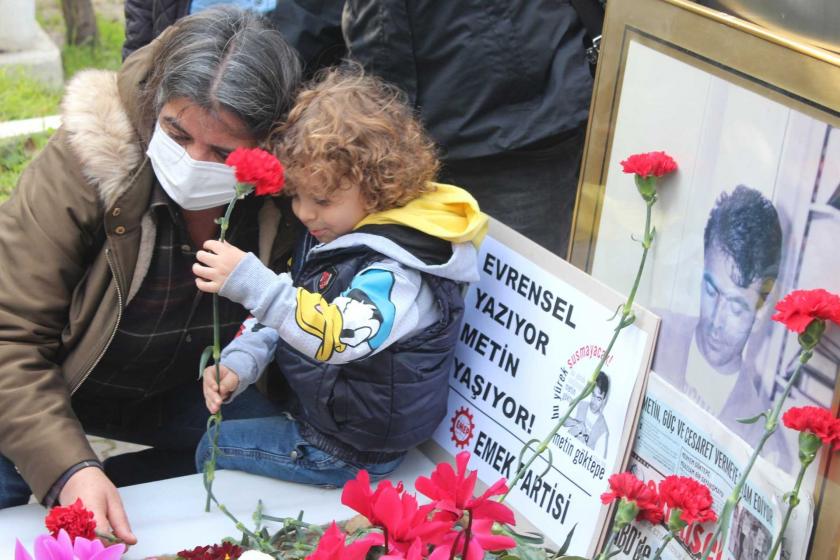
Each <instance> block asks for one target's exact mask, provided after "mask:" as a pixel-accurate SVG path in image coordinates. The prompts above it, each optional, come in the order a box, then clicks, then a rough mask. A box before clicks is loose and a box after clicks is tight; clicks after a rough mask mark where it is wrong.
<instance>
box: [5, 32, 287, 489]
mask: <svg viewBox="0 0 840 560" xmlns="http://www.w3.org/2000/svg"><path fill="white" fill-rule="evenodd" d="M155 46H156V45H151V46H150V47H148V48H146V49H142V50H140V51H138V52H137V53H136V54H135V55H134V56H132V57H131V58H130V59H129V60H128V61H127V62H126V64H125V66H124V67H123V69H122V71H121V72H120V73H119V75H117V74H115V73H113V72H104V71H88V72H85V73H81V74H79V75H78V76H77V77H76V78H74V80H73V81H72V82H71V84H70V85H69V86H68V88H67V93H66V96H65V100H64V103H63V125H62V127H61V128H60V129H59V130H58V131H57V132H56V133H55V135H54V136H53V137H52V139H51V140H50V142H49V143H48V144H47V146H46V147H45V148H44V150H43V151H42V152H41V153H40V155H38V157H37V158H36V159H35V160H34V161H33V162H32V163H31V164H30V165H29V167H28V168H27V169H26V171H24V173H23V174H22V176H21V178H20V181H19V183H18V186H17V189H16V190H15V192H14V193H13V194H12V196H11V198H10V199H9V200H8V201H7V202H6V203H5V204H3V205H2V206H0V455H3V456H5V457H7V458H9V459H10V460H11V461H12V462H13V463H14V464H15V465H16V466H17V468H18V470H19V471H20V473H21V474H22V475H23V478H24V479H25V480H26V482H27V483H28V484H29V486H30V487H31V488H32V491H33V493H34V494H35V496H36V497H37V498H38V499H39V500H41V499H43V497H44V495H45V494H46V493H47V492H48V491H49V489H50V487H51V486H52V485H53V483H54V482H55V481H56V480H57V479H58V478H59V476H61V474H62V473H64V471H65V470H67V469H68V468H69V467H71V466H73V465H75V464H76V463H78V462H80V461H83V460H86V459H94V458H95V455H94V453H93V451H92V449H91V448H90V446H89V445H88V443H87V440H86V439H85V436H84V432H83V430H82V427H81V425H80V424H79V422H78V420H77V419H76V417H75V415H74V413H73V411H72V409H71V407H70V395H71V394H72V393H73V392H74V391H76V390H77V389H78V388H79V386H80V385H81V384H82V383H83V382H84V380H85V378H86V377H87V375H88V374H89V373H90V372H91V371H92V370H93V368H94V367H95V365H96V364H97V363H98V361H99V359H100V358H101V357H102V355H103V354H104V353H105V350H106V349H107V348H108V345H109V344H110V342H111V340H112V338H113V335H114V333H115V331H116V329H117V325H118V323H119V321H120V315H121V313H122V310H123V309H124V308H125V305H126V303H127V302H128V301H130V299H131V298H132V297H133V295H134V293H135V292H136V290H137V289H138V288H139V286H140V283H141V282H142V280H143V276H144V275H145V273H146V271H147V270H148V266H149V262H150V260H151V248H152V247H153V245H154V235H155V228H154V224H153V223H152V221H151V218H150V216H149V215H148V214H147V210H148V203H149V197H150V193H151V190H152V187H153V184H154V175H153V173H152V169H151V165H150V164H149V161H148V158H147V157H146V155H145V153H146V144H147V142H148V139H149V137H150V135H151V130H150V129H148V125H147V127H146V129H145V130H138V129H137V126H138V123H140V122H141V119H140V118H139V114H138V102H139V99H138V95H139V87H138V84H139V83H140V82H141V81H142V80H143V79H144V77H145V76H146V74H147V71H148V69H149V67H150V62H151V61H152V60H154V54H155V53H154V52H153V49H154V48H155ZM148 120H149V119H144V122H148ZM285 207H286V206H285V205H284V204H282V201H281V200H280V199H272V198H268V199H267V200H266V201H265V202H264V204H263V207H262V209H261V211H260V214H259V220H260V257H261V258H262V259H263V261H270V263H272V264H273V263H276V262H278V260H279V259H280V255H282V254H285V253H286V252H287V251H288V249H289V246H290V245H291V239H292V234H291V231H292V229H291V226H290V225H289V223H288V221H287V220H285V219H283V217H284V216H289V212H284V211H283V210H282V209H283V208H285Z"/></svg>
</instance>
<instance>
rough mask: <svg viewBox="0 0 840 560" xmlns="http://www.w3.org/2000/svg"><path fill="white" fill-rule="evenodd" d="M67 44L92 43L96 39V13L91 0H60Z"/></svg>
mask: <svg viewBox="0 0 840 560" xmlns="http://www.w3.org/2000/svg"><path fill="white" fill-rule="evenodd" d="M61 11H62V12H64V23H65V25H66V26H67V44H68V45H93V44H95V43H96V41H97V38H98V37H97V30H96V15H95V14H94V12H93V4H92V3H91V0H61Z"/></svg>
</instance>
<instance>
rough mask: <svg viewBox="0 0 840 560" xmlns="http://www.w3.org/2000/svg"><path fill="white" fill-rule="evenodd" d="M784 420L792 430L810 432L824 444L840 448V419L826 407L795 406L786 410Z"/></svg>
mask: <svg viewBox="0 0 840 560" xmlns="http://www.w3.org/2000/svg"><path fill="white" fill-rule="evenodd" d="M782 422H783V423H784V425H785V426H787V427H788V428H790V429H791V430H796V431H798V432H810V433H812V434H814V435H815V436H817V437H818V438H820V440H822V443H823V444H824V445H827V446H829V447H832V448H833V449H835V450H836V449H840V419H837V418H835V417H834V416H833V415H832V414H831V412H830V411H829V410H828V409H826V408H821V407H818V406H800V407H794V408H791V409H789V410H788V411H787V412H785V414H784V416H782Z"/></svg>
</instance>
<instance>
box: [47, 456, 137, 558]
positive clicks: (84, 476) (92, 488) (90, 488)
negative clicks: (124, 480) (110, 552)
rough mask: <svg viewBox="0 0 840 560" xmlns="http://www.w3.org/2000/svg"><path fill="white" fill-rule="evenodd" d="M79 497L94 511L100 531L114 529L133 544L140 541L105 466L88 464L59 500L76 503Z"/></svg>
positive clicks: (120, 537)
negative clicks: (106, 472)
mask: <svg viewBox="0 0 840 560" xmlns="http://www.w3.org/2000/svg"><path fill="white" fill-rule="evenodd" d="M76 498H81V500H82V503H84V504H85V508H86V509H87V510H88V511H92V512H93V520H94V521H95V522H96V528H97V530H98V531H99V532H101V533H111V532H113V534H114V536H115V537H117V538H118V539H122V540H123V541H124V542H125V543H126V544H129V545H131V544H136V543H137V537H135V536H134V533H132V532H131V526H130V525H129V524H128V517H126V515H125V508H124V507H123V504H122V500H121V499H120V494H119V492H118V491H117V489H116V487H115V486H114V483H112V482H111V481H110V480H109V479H108V477H107V476H105V473H104V472H103V471H102V470H101V469H99V468H97V467H87V468H84V469H81V470H80V471H77V472H76V473H74V474H73V476H71V477H70V478H69V479H67V482H66V483H65V484H64V488H62V489H61V493H60V494H59V503H61V505H68V504H72V503H73V502H75V501H76ZM106 544H108V543H106Z"/></svg>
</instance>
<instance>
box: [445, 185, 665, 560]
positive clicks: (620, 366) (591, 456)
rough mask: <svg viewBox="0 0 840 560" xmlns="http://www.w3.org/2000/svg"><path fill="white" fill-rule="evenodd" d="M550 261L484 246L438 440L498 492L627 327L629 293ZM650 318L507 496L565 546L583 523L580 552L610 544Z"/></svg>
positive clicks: (575, 543)
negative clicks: (609, 492) (607, 528)
mask: <svg viewBox="0 0 840 560" xmlns="http://www.w3.org/2000/svg"><path fill="white" fill-rule="evenodd" d="M640 203H641V201H640ZM508 231H509V230H508ZM509 235H516V234H512V232H511V233H510V234H509ZM517 237H519V236H517ZM526 243H529V242H526ZM538 255H539V262H540V263H541V265H542V266H540V265H538V264H536V262H535V259H534V257H533V256H532V257H531V258H526V257H525V256H523V255H522V254H521V253H520V252H517V250H515V249H513V248H511V246H510V243H508V242H507V240H506V242H505V243H501V242H500V241H499V240H497V239H496V238H494V237H488V238H487V239H486V240H485V241H484V243H483V245H482V248H481V253H480V257H479V268H480V275H481V280H480V281H479V282H478V283H476V284H474V285H472V286H471V287H470V289H469V291H468V292H467V295H466V300H465V305H466V313H465V321H464V324H463V327H462V330H461V334H460V339H459V344H458V348H457V350H456V356H455V365H454V368H453V370H452V375H451V376H450V398H449V414H448V417H447V420H446V421H444V422H443V424H442V425H441V426H440V427H439V428H438V430H437V432H436V433H435V441H436V442H437V443H438V444H439V445H441V446H442V447H443V448H444V449H445V450H446V451H448V452H449V453H452V454H453V455H454V454H457V453H458V452H460V451H463V450H468V451H470V452H471V453H472V458H471V462H470V467H471V468H473V469H477V470H478V472H479V477H480V478H481V480H483V481H484V482H485V483H488V484H489V483H492V482H494V481H496V480H497V479H498V478H499V477H505V478H506V479H507V480H511V479H512V478H513V477H514V475H515V474H516V472H515V471H516V468H517V463H518V459H519V455H520V453H521V450H522V448H523V446H525V445H526V442H528V441H529V440H542V439H544V438H545V437H546V436H547V435H548V434H549V433H550V432H551V430H552V428H553V427H554V426H555V424H556V423H557V421H558V419H559V417H560V416H561V415H562V414H563V413H564V412H565V410H566V409H567V408H568V405H569V403H570V401H571V400H572V399H573V398H574V397H575V395H577V394H578V392H579V391H580V390H581V389H582V388H583V386H584V385H585V383H586V382H587V381H588V380H589V378H590V377H591V376H592V373H593V372H594V370H595V367H596V365H597V363H598V361H599V360H600V358H601V356H602V355H603V354H604V352H605V347H606V345H607V344H608V342H609V339H610V337H611V335H612V332H613V328H614V327H615V325H616V324H617V322H618V318H617V317H616V316H615V307H616V306H617V305H618V303H615V304H614V302H619V301H620V300H621V298H620V296H618V294H615V293H612V292H610V291H609V290H605V289H604V288H603V286H602V285H600V284H599V283H597V282H595V281H594V280H592V279H591V278H589V277H587V276H586V275H585V274H583V273H581V272H580V271H579V270H577V269H575V268H573V267H572V266H571V265H568V264H566V263H565V262H563V261H561V260H560V259H559V258H557V257H554V256H553V255H550V256H546V257H545V258H546V259H549V260H543V258H542V257H543V255H542V253H538ZM546 255H548V253H546ZM554 261H556V262H554ZM544 267H545V268H544ZM548 267H551V268H552V270H553V272H548V270H547V268H548ZM564 271H565V272H564ZM564 274H568V275H571V277H573V278H574V279H575V282H574V283H570V282H569V281H568V279H567V280H564ZM581 282H582V284H581V285H579V286H576V285H575V284H579V283H581ZM587 284H588V287H587V288H582V286H585V285H587ZM595 293H597V294H599V296H600V297H599V296H596V295H595ZM603 294H608V297H604V295H603ZM599 300H600V301H604V303H600V302H599ZM639 313H641V314H643V315H644V317H645V320H646V321H647V322H648V325H651V324H652V325H653V328H652V329H650V330H649V331H648V332H646V331H645V330H643V329H642V328H639V327H638V326H636V325H633V326H630V327H628V328H626V329H625V330H623V331H622V332H621V334H620V336H619V337H618V340H617V341H616V343H615V345H614V346H613V348H612V351H611V352H610V354H609V356H607V358H606V361H605V363H604V366H603V368H602V373H601V374H600V375H599V376H598V380H597V382H596V387H595V389H594V391H593V393H592V394H591V395H590V396H589V397H587V398H586V399H584V400H583V401H582V402H581V403H580V405H579V406H578V407H577V410H576V411H575V412H574V413H573V414H572V415H571V416H570V418H569V419H568V421H567V422H566V424H565V426H564V427H563V428H561V429H560V431H559V432H558V433H557V434H556V435H555V437H554V438H553V440H552V441H551V443H550V445H549V451H550V454H549V452H546V453H544V454H543V455H542V456H541V457H540V458H539V459H537V460H536V461H535V462H534V463H533V464H532V465H531V467H530V468H529V469H528V471H527V472H526V473H525V475H524V477H523V478H522V479H521V480H520V481H519V482H517V483H516V485H515V487H514V489H513V491H512V492H511V494H510V496H509V497H508V498H507V501H508V502H509V503H510V504H511V505H512V506H513V507H514V508H516V509H517V510H518V511H519V512H520V513H521V514H524V515H525V516H526V517H527V518H528V520H529V521H530V522H531V523H533V524H534V525H535V526H536V527H537V528H538V529H539V530H540V531H541V532H543V533H544V534H545V535H546V536H547V537H548V538H549V539H551V540H553V541H554V542H558V541H559V542H563V540H564V539H565V536H566V534H567V533H568V532H569V530H571V529H572V527H573V526H575V525H577V528H576V529H575V533H574V538H573V540H572V545H571V548H570V552H572V553H575V554H591V553H592V551H593V547H594V545H595V542H596V541H597V540H598V539H599V538H600V535H601V533H602V529H603V525H604V523H605V516H606V508H605V507H603V506H602V505H601V502H600V495H601V493H602V492H604V491H605V489H606V488H607V480H608V479H609V477H610V475H611V474H613V473H615V472H618V471H619V470H620V468H621V464H622V461H623V459H624V458H625V457H626V455H627V440H628V435H629V430H630V429H631V427H632V423H633V419H634V418H635V415H636V412H637V410H638V399H639V395H640V391H641V388H642V385H643V382H644V373H645V371H646V369H647V365H648V363H649V359H650V354H649V353H650V348H651V345H652V342H653V340H652V339H653V337H654V336H655V327H656V320H655V318H653V317H652V316H651V315H649V314H647V313H645V312H644V311H642V310H639ZM533 447H536V445H534V446H533ZM530 455H531V452H529V453H528V454H527V456H530ZM527 456H526V457H525V459H526V460H527ZM549 457H550V459H551V463H550V465H549Z"/></svg>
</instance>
